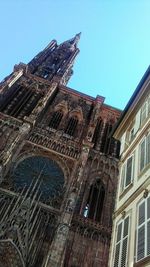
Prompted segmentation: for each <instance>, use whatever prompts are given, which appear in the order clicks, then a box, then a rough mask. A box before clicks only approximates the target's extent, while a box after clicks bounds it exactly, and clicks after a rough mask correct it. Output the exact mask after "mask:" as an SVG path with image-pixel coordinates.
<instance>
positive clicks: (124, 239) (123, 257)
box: [121, 217, 129, 267]
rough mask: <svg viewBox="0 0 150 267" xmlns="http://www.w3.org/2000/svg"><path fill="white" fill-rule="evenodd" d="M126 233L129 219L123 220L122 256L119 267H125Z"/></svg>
mask: <svg viewBox="0 0 150 267" xmlns="http://www.w3.org/2000/svg"><path fill="white" fill-rule="evenodd" d="M128 231H129V217H127V218H126V219H125V220H124V229H123V243H122V255H121V267H126V266H127V264H126V263H127V252H128V250H127V249H128Z"/></svg>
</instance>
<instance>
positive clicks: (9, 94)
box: [0, 34, 120, 267]
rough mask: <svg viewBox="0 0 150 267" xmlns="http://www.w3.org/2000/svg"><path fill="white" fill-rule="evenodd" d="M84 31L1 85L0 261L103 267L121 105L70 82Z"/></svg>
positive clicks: (8, 266)
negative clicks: (113, 132)
mask: <svg viewBox="0 0 150 267" xmlns="http://www.w3.org/2000/svg"><path fill="white" fill-rule="evenodd" d="M79 38H80V34H77V35H76V36H75V37H74V38H73V39H71V40H68V41H66V42H64V43H62V44H60V45H58V44H57V42H56V41H55V40H53V41H51V42H50V44H49V45H48V46H47V47H46V48H45V49H44V50H43V51H42V52H40V53H39V54H38V55H37V56H35V57H34V58H33V59H32V60H31V61H30V62H29V63H28V64H23V63H20V64H18V65H15V66H14V71H13V72H12V73H11V74H10V75H9V76H8V77H6V78H5V79H4V80H3V81H2V82H1V84H0V267H100V266H102V267H106V266H107V264H108V255H109V245H110V238H111V227H112V212H113V206H114V198H115V190H116V184H117V173H118V167H117V165H118V156H119V142H118V141H116V140H115V139H114V138H112V137H111V135H110V133H111V130H112V127H113V125H114V124H115V123H116V121H117V120H118V118H119V116H120V111H119V110H117V109H116V108H113V107H110V106H108V105H106V104H105V103H104V97H102V96H97V97H96V98H94V97H91V96H88V95H85V94H82V93H80V92H78V91H75V90H73V89H71V88H69V87H67V86H66V84H67V82H68V80H69V79H70V77H71V75H72V74H73V71H72V67H73V62H74V60H75V58H76V56H77V54H78V53H79V49H78V48H77V44H78V41H79Z"/></svg>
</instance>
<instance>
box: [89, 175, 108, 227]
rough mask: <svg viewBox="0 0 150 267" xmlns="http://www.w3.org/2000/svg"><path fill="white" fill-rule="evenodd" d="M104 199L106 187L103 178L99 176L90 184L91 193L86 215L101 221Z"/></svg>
mask: <svg viewBox="0 0 150 267" xmlns="http://www.w3.org/2000/svg"><path fill="white" fill-rule="evenodd" d="M104 199H105V187H104V184H103V182H102V181H101V179H99V178H98V179H96V181H95V182H94V183H93V184H92V185H91V186H90V190H89V195H88V198H87V202H86V207H85V210H84V216H85V217H88V218H90V219H93V220H94V221H97V222H100V221H101V216H102V212H103V204H104Z"/></svg>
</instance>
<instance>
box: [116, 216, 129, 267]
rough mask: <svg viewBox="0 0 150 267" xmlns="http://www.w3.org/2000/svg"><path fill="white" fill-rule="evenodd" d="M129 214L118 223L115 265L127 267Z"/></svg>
mask: <svg viewBox="0 0 150 267" xmlns="http://www.w3.org/2000/svg"><path fill="white" fill-rule="evenodd" d="M128 236H129V216H128V217H126V218H125V219H124V220H122V221H121V222H119V223H118V225H117V238H116V244H115V257H114V264H113V267H126V266H127V258H128Z"/></svg>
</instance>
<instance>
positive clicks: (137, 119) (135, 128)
mask: <svg viewBox="0 0 150 267" xmlns="http://www.w3.org/2000/svg"><path fill="white" fill-rule="evenodd" d="M140 114H141V110H139V111H138V112H137V114H136V117H135V125H134V134H136V133H137V131H138V129H139V127H140Z"/></svg>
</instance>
